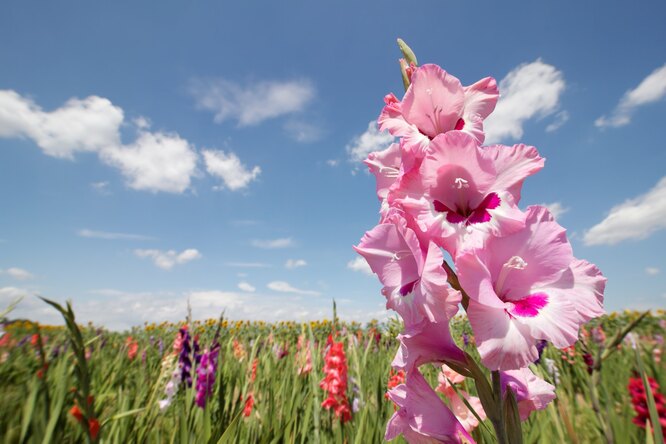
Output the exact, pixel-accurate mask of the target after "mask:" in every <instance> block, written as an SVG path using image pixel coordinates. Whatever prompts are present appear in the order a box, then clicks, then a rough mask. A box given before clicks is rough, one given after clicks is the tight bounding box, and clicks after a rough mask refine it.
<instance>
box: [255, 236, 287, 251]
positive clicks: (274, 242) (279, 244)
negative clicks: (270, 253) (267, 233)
mask: <svg viewBox="0 0 666 444" xmlns="http://www.w3.org/2000/svg"><path fill="white" fill-rule="evenodd" d="M251 244H252V246H253V247H257V248H264V249H267V250H274V249H277V248H287V247H292V246H293V245H294V241H293V239H292V238H290V237H284V238H280V239H253V240H252V242H251Z"/></svg>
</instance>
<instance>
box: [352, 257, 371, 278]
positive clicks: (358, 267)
mask: <svg viewBox="0 0 666 444" xmlns="http://www.w3.org/2000/svg"><path fill="white" fill-rule="evenodd" d="M347 268H349V269H350V270H354V271H359V272H361V273H364V274H367V275H368V276H373V275H374V273H373V272H372V269H371V268H370V265H368V262H367V261H366V260H365V259H363V258H362V257H357V258H356V259H354V260H351V261H349V262H347Z"/></svg>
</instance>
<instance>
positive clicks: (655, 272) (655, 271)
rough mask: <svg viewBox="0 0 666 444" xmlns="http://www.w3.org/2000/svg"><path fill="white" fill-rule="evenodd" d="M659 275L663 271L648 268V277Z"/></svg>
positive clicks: (646, 272) (646, 270)
mask: <svg viewBox="0 0 666 444" xmlns="http://www.w3.org/2000/svg"><path fill="white" fill-rule="evenodd" d="M659 273H661V270H660V269H658V268H657V267H647V268H646V269H645V274H647V275H648V276H656V275H658V274H659Z"/></svg>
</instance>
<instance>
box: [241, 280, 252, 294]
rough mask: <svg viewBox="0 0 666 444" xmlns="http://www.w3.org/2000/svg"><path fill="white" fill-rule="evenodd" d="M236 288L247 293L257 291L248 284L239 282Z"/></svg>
mask: <svg viewBox="0 0 666 444" xmlns="http://www.w3.org/2000/svg"><path fill="white" fill-rule="evenodd" d="M238 288H239V289H241V290H242V291H245V292H247V293H254V292H255V291H256V290H257V289H256V288H255V287H254V286H252V285H251V284H250V283H249V282H245V281H243V282H239V283H238Z"/></svg>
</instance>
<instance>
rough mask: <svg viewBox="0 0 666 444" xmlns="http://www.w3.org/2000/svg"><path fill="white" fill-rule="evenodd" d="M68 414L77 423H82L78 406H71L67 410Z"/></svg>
mask: <svg viewBox="0 0 666 444" xmlns="http://www.w3.org/2000/svg"><path fill="white" fill-rule="evenodd" d="M69 414H70V415H72V416H73V417H74V419H76V420H77V421H78V422H81V421H83V413H82V412H81V409H80V408H79V406H78V405H74V406H72V408H71V409H69Z"/></svg>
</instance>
